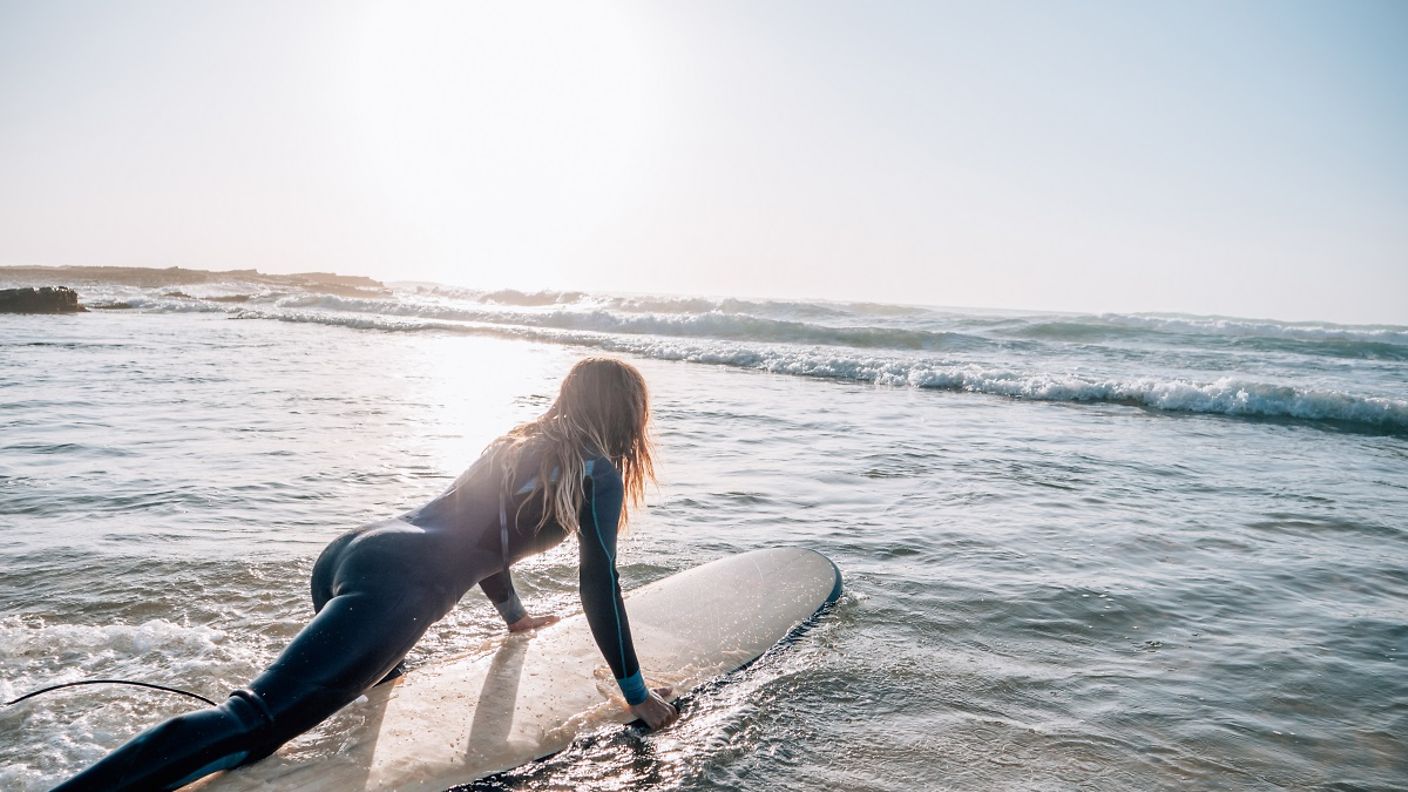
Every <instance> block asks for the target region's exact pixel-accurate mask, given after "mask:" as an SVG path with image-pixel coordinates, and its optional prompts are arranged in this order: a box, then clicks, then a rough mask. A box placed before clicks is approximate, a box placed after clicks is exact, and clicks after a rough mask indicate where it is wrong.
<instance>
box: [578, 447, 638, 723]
mask: <svg viewBox="0 0 1408 792" xmlns="http://www.w3.org/2000/svg"><path fill="white" fill-rule="evenodd" d="M623 496H624V492H623V488H622V485H621V475H620V474H619V473H618V472H616V468H615V467H613V466H612V465H611V463H610V462H609V461H608V460H606V459H596V460H593V464H592V472H591V474H590V475H589V476H588V477H587V478H586V480H585V482H584V484H583V498H582V511H581V513H580V514H579V515H578V518H579V520H580V525H581V530H580V531H578V532H577V542H578V544H579V545H580V547H581V554H582V563H581V572H580V576H579V579H578V582H579V584H580V589H581V594H582V610H584V611H585V612H586V615H587V624H588V625H589V626H590V627H591V629H592V637H593V638H595V639H596V645H597V647H599V648H600V649H601V654H602V655H603V656H604V657H605V658H606V664H607V665H609V666H611V673H612V675H613V676H615V677H616V683H617V684H618V685H620V686H621V693H622V694H623V695H624V696H625V697H626V702H627V703H629V704H639V703H641V702H642V701H645V700H646V699H647V698H648V697H649V693H648V692H647V691H646V689H645V680H644V679H643V678H642V677H641V673H640V663H638V662H637V661H636V650H635V644H634V643H632V641H631V626H630V623H629V622H628V621H627V620H626V606H625V603H623V602H622V601H621V581H620V578H619V577H618V576H617V573H616V528H617V524H618V523H619V521H620V518H621V501H622V498H623Z"/></svg>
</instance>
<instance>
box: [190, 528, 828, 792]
mask: <svg viewBox="0 0 1408 792" xmlns="http://www.w3.org/2000/svg"><path fill="white" fill-rule="evenodd" d="M840 595H841V573H840V571H839V570H838V569H837V568H836V565H835V564H833V563H831V561H830V560H829V559H827V558H826V557H825V556H823V555H821V554H820V553H817V552H815V551H812V550H805V549H801V548H786V547H784V548H769V549H764V550H754V551H751V552H747V553H742V554H739V555H735V556H730V557H728V558H722V559H719V560H717V561H713V562H710V563H708V564H704V565H702V566H698V567H695V568H693V569H689V570H686V571H684V572H680V573H678V574H675V575H672V576H670V577H667V578H664V579H663V580H659V581H656V582H654V583H651V584H649V585H646V586H642V587H640V588H638V589H635V590H634V591H631V592H630V593H629V594H627V595H626V597H625V602H626V612H627V615H628V617H629V619H630V623H631V632H632V634H633V636H634V638H635V645H636V654H637V657H638V658H639V660H640V663H641V668H642V670H643V671H644V672H645V675H646V682H647V684H649V685H650V686H651V687H658V686H660V685H671V686H673V687H674V692H673V694H672V695H673V696H674V697H678V696H682V695H685V694H687V693H689V692H690V691H692V690H694V689H696V688H697V687H699V686H700V685H702V684H704V683H706V682H709V681H711V680H714V679H716V678H717V677H719V676H720V675H722V674H726V673H728V672H731V671H734V670H737V669H739V668H742V667H743V666H745V665H748V664H749V663H751V662H753V661H754V660H756V659H757V658H758V657H760V656H761V655H762V654H763V653H764V652H766V651H767V650H768V649H770V648H772V647H773V646H775V645H777V644H778V643H779V642H780V641H783V640H784V639H786V638H788V637H789V636H791V635H793V634H794V631H796V630H797V629H798V628H799V627H800V626H802V625H804V624H806V623H807V622H808V621H809V620H811V619H812V617H813V616H815V615H816V614H817V613H818V612H819V611H820V610H821V609H822V608H824V607H825V606H826V605H828V604H829V603H832V602H835V601H836V599H837V597H839V596H840ZM333 717H334V718H344V719H347V721H348V722H347V724H333V730H334V731H337V732H339V734H341V730H342V729H343V728H346V729H347V730H348V733H347V734H346V735H345V736H342V739H341V745H342V746H343V747H342V748H341V749H340V750H339V751H338V752H337V753H336V755H334V756H330V757H327V758H324V759H320V760H317V761H302V762H300V761H297V760H296V759H294V758H292V757H286V756H284V755H283V752H282V751H281V752H279V753H276V754H274V755H273V756H270V757H269V758H267V759H264V760H263V761H261V762H258V763H255V764H253V765H250V766H248V767H243V768H237V769H235V770H231V771H228V772H225V773H221V774H219V775H216V776H211V777H208V778H207V779H204V780H202V781H198V782H196V783H195V784H193V785H191V786H189V787H187V789H200V790H203V792H248V791H249V790H264V791H265V792H267V791H268V790H294V791H298V792H325V791H326V790H351V791H355V790H364V791H366V792H370V791H371V790H427V791H431V790H433V791H436V792H438V791H439V790H443V789H445V788H447V787H451V786H456V785H459V784H466V783H469V782H471V781H475V780H477V779H480V778H484V777H486V776H490V775H493V774H495V773H499V772H503V771H505V770H511V769H513V768H515V767H518V766H520V765H523V764H526V763H528V762H531V761H533V760H535V759H541V758H543V757H546V756H550V755H552V754H554V753H557V752H559V751H561V750H563V749H564V748H566V747H568V746H569V745H571V743H572V740H573V739H574V738H575V737H576V736H577V735H579V734H582V733H585V732H587V731H590V730H593V729H596V728H600V727H602V726H604V725H607V724H613V723H628V722H630V721H631V720H632V719H633V718H634V716H633V715H631V713H630V711H629V710H628V709H627V708H626V706H625V701H624V700H623V699H622V698H621V695H620V692H619V690H618V689H617V686H616V682H615V680H614V679H613V677H612V675H611V672H610V670H609V669H608V668H607V666H606V663H605V661H604V660H603V659H602V657H601V653H600V651H599V650H598V649H597V647H596V644H595V642H593V640H592V636H591V632H590V629H589V628H588V626H587V621H586V617H585V616H583V615H581V614H578V615H576V616H574V617H571V618H567V619H563V620H562V621H560V622H558V623H557V624H554V625H552V626H549V627H545V628H542V629H540V630H537V631H536V632H534V633H530V634H525V635H511V636H507V637H505V638H504V639H502V640H501V641H499V642H498V643H497V644H496V645H494V646H492V647H491V648H490V650H489V651H488V652H487V653H483V654H478V655H475V656H467V657H462V658H459V659H456V660H450V661H446V662H443V663H439V664H435V665H432V666H430V667H428V668H421V669H416V670H415V671H413V672H412V673H410V674H407V675H406V676H404V677H401V678H400V679H398V680H396V681H395V682H394V683H388V684H385V685H380V686H378V687H376V688H374V689H373V690H372V691H371V692H369V693H368V694H367V695H366V697H365V700H359V701H358V702H357V703H354V704H352V705H349V706H348V707H346V708H344V709H343V711H342V712H339V713H338V714H337V715H335V716H333ZM295 742H296V741H295Z"/></svg>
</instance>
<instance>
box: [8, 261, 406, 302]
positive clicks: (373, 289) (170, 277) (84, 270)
mask: <svg viewBox="0 0 1408 792" xmlns="http://www.w3.org/2000/svg"><path fill="white" fill-rule="evenodd" d="M0 278H3V279H5V280H8V281H10V282H14V281H21V282H23V281H30V282H34V281H40V282H43V281H49V282H51V283H52V282H53V281H54V280H57V279H59V278H63V279H64V280H66V281H69V282H74V281H81V282H89V283H121V284H125V285H128V286H139V287H142V288H161V287H172V286H191V285H196V284H205V283H220V284H229V283H249V284H256V285H262V286H272V287H276V288H280V289H298V290H301V291H308V292H317V293H321V294H336V295H340V296H343V297H379V296H384V295H387V294H390V291H389V290H387V288H386V286H385V285H384V284H382V283H381V282H380V281H377V280H373V279H371V278H366V277H362V276H360V275H338V274H336V273H333V272H296V273H294V274H292V275H272V274H268V273H263V272H258V271H256V270H252V269H250V270H224V271H222V272H211V271H207V270H197V269H186V268H185V267H167V268H165V269H155V268H151V267H0ZM181 294H182V295H185V292H181Z"/></svg>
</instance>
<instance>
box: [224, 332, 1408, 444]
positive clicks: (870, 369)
mask: <svg viewBox="0 0 1408 792" xmlns="http://www.w3.org/2000/svg"><path fill="white" fill-rule="evenodd" d="M235 316H236V317H237V318H246V319H274V320H278V321H285V322H308V323H315V324H325V325H336V326H342V327H351V328H358V329H368V330H383V331H402V332H404V331H412V332H416V331H427V330H429V331H443V332H451V333H461V334H469V335H489V336H495V337H500V338H513V339H520V340H531V341H541V342H546V343H554V344H568V345H573V346H584V347H591V348H594V349H599V350H602V351H606V352H615V353H623V354H632V355H639V356H642V357H647V358H654V359H657V360H675V361H685V362H692V363H703V364H711V365H722V366H730V367H734V368H744V369H754V370H758V371H766V372H770V373H774V374H786V375H791V376H799V377H814V378H819V379H834V380H841V381H848V382H866V383H873V384H876V385H889V386H908V387H914V388H921V389H932V390H946V391H958V392H967V393H978V394H987V395H992V396H1003V397H1008V398H1014V399H1027V400H1034V401H1063V402H1084V403H1110V404H1125V405H1132V406H1138V407H1142V408H1146V409H1150V410H1156V411H1161V412H1172V413H1204V414H1213V415H1226V416H1236V417H1251V418H1270V419H1293V420H1301V421H1310V422H1326V423H1334V424H1339V425H1342V426H1345V427H1348V428H1353V429H1356V430H1361V431H1372V432H1379V433H1388V434H1394V435H1398V434H1408V399H1395V398H1388V397H1381V396H1361V395H1355V394H1350V393H1345V392H1343V391H1339V390H1334V389H1328V388H1308V387H1297V386H1292V385H1282V384H1276V383H1265V382H1256V381H1250V380H1243V379H1238V378H1234V377H1222V378H1218V379H1215V380H1213V381H1210V382H1197V381H1193V380H1189V379H1180V378H1158V377H1134V378H1128V379H1118V378H1114V379H1101V378H1096V377H1088V376H1080V375H1075V374H1065V375H1060V374H1052V373H1043V372H1031V371H1022V370H1017V369H1005V368H996V367H992V366H983V365H978V364H972V363H942V362H937V363H936V362H925V361H913V360H904V359H899V358H893V357H884V356H878V357H876V356H868V355H865V354H863V353H857V354H849V355H848V354H845V352H844V351H838V350H828V349H823V348H812V349H807V348H797V347H790V346H787V345H772V344H758V345H754V346H751V347H739V346H736V345H732V344H717V343H708V342H692V341H689V340H680V339H676V338H662V337H648V336H641V337H633V336H622V335H613V334H609V333H601V332H583V331H578V330H560V329H554V328H544V327H532V326H524V325H496V324H491V323H479V324H471V323H460V322H447V321H425V320H416V319H408V318H401V319H388V318H385V317H377V316H347V315H330V314H320V313H297V312H295V313H267V312H260V311H248V310H247V311H240V312H239V313H237V314H235Z"/></svg>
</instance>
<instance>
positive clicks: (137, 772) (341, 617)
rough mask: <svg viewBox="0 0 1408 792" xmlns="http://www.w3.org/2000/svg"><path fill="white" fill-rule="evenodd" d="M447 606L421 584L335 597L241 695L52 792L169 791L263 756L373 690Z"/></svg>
mask: <svg viewBox="0 0 1408 792" xmlns="http://www.w3.org/2000/svg"><path fill="white" fill-rule="evenodd" d="M445 599H446V597H445V596H444V595H443V594H442V593H440V592H436V591H434V590H432V589H429V588H428V587H420V586H409V587H405V588H398V589H396V590H393V591H387V592H381V593H375V594H373V593H369V592H351V593H344V594H339V595H337V596H335V597H333V598H331V599H330V600H328V601H327V603H326V604H325V605H324V607H323V608H322V609H321V610H320V611H319V613H318V615H317V616H316V617H314V619H313V621H312V622H310V623H309V624H308V626H307V627H304V628H303V630H302V631H300V632H299V633H298V635H297V636H296V637H295V638H294V639H293V642H292V643H290V644H289V646H288V648H287V649H285V650H284V651H283V653H282V654H281V655H279V658H278V659H277V660H275V661H274V664H273V665H272V666H270V667H269V669H268V670H267V671H265V672H264V673H263V674H260V675H259V676H258V677H257V678H256V679H255V680H254V681H253V682H252V683H251V684H250V686H249V689H248V690H241V691H236V692H235V693H233V694H231V696H230V698H229V700H227V701H226V702H225V703H224V704H221V705H220V706H218V707H213V708H210V709H205V710H200V711H197V712H192V713H188V714H185V715H180V716H177V717H175V718H172V719H170V720H168V721H166V722H165V723H162V724H160V725H158V726H155V727H153V728H151V729H148V730H147V731H145V732H142V733H141V734H139V735H137V736H136V737H134V738H133V739H131V740H129V741H128V742H127V743H126V744H125V745H123V746H122V747H120V748H118V749H117V750H116V751H114V752H113V753H111V754H109V755H108V756H107V757H106V758H104V759H102V760H101V761H99V762H98V763H97V764H95V765H93V766H92V767H90V768H88V769H87V770H85V771H83V772H82V773H80V774H79V775H77V776H75V777H74V778H72V779H70V780H69V781H67V782H65V783H64V784H61V785H60V786H58V787H56V788H55V789H54V792H80V791H82V792H88V791H89V790H91V791H92V792H98V791H99V790H101V791H102V792H125V791H127V790H130V791H131V792H138V791H139V790H140V791H141V792H149V791H150V790H169V789H176V788H177V787H180V786H182V785H184V784H188V783H190V782H192V781H194V780H196V779H197V778H200V777H202V776H205V775H208V774H210V773H213V772H215V771H217V770H225V769H228V768H231V767H236V766H238V765H241V764H248V763H249V762H252V761H256V760H258V759H262V758H263V757H265V756H268V755H269V754H271V753H273V752H274V751H275V750H277V749H278V747H279V746H280V745H283V744H284V743H285V742H287V741H288V740H290V739H292V738H293V737H295V736H297V735H299V734H302V733H303V732H305V731H307V730H308V729H310V728H312V727H313V726H315V725H317V724H318V723H319V722H321V721H322V720H324V719H325V718H327V717H328V716H329V715H331V714H333V713H334V712H336V711H337V710H339V709H341V708H342V707H343V706H345V705H347V704H348V703H350V702H351V701H353V700H354V699H356V698H357V697H358V696H360V695H361V694H362V693H363V692H365V691H366V690H367V689H368V688H370V687H371V686H372V685H374V684H376V682H377V681H378V680H380V679H381V678H382V677H384V676H385V675H386V674H387V672H389V671H390V670H391V669H392V668H394V667H395V666H396V664H397V663H398V662H400V660H401V658H402V657H404V656H405V655H406V653H407V652H409V651H410V650H411V647H413V646H414V645H415V643H416V641H418V640H420V637H421V635H422V634H424V633H425V630H426V628H428V627H429V626H430V625H431V624H433V623H434V622H436V621H438V620H439V619H440V617H442V616H444V615H445V612H446V611H447V610H448V607H447V606H446V604H445ZM450 605H453V603H450Z"/></svg>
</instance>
